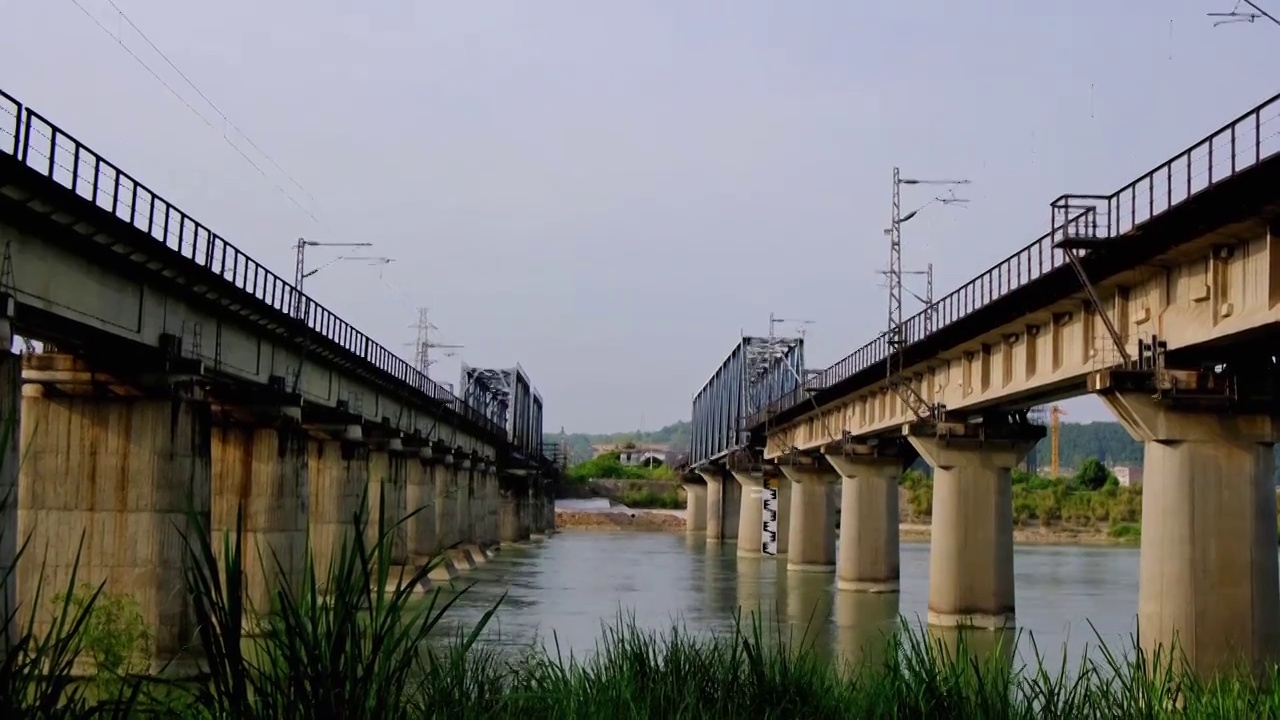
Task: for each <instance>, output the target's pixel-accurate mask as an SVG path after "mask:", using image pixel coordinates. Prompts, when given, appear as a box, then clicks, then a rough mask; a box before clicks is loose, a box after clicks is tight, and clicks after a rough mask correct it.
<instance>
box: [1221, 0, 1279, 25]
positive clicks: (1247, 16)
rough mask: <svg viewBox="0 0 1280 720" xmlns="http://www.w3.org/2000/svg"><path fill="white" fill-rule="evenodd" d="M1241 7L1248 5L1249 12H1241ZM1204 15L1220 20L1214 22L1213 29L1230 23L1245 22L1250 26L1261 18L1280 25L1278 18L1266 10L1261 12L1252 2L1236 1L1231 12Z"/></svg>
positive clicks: (1248, 0) (1249, 0)
mask: <svg viewBox="0 0 1280 720" xmlns="http://www.w3.org/2000/svg"><path fill="white" fill-rule="evenodd" d="M1241 5H1248V6H1249V7H1250V8H1251V10H1246V11H1244V12H1241V10H1240V6H1241ZM1205 15H1207V16H1208V17H1211V18H1222V19H1221V20H1215V21H1214V23H1213V26H1214V27H1218V26H1219V25H1230V24H1232V23H1242V22H1247V23H1251V24H1252V23H1253V22H1254V21H1256V20H1259V19H1261V18H1266V19H1268V20H1270V21H1271V22H1273V23H1275V24H1276V25H1280V18H1277V17H1276V16H1275V15H1272V14H1271V13H1269V12H1267V11H1266V10H1263V9H1262V8H1261V7H1259V6H1258V4H1257V3H1256V2H1253V0H1236V4H1235V6H1234V7H1233V8H1231V12H1225V13H1224V12H1211V13H1205Z"/></svg>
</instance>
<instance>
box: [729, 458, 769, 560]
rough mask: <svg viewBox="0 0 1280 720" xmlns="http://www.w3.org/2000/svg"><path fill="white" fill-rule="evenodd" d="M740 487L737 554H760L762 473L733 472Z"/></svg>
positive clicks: (762, 524)
mask: <svg viewBox="0 0 1280 720" xmlns="http://www.w3.org/2000/svg"><path fill="white" fill-rule="evenodd" d="M733 477H734V479H736V480H737V481H738V485H739V486H740V487H741V504H740V506H739V507H740V509H739V512H738V555H740V556H742V557H753V556H756V555H759V554H760V539H761V537H762V531H763V529H764V505H763V498H762V497H761V492H762V491H763V489H764V475H763V474H761V473H745V472H735V473H733Z"/></svg>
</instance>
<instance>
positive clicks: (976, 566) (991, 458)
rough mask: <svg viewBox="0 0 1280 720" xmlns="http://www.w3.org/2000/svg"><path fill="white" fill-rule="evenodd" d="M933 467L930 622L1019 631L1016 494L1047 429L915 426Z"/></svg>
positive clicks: (917, 442) (916, 440) (916, 442)
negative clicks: (1017, 476)
mask: <svg viewBox="0 0 1280 720" xmlns="http://www.w3.org/2000/svg"><path fill="white" fill-rule="evenodd" d="M910 432H911V434H910V435H909V436H908V437H909V439H910V441H911V444H912V445H913V446H914V447H915V448H916V450H917V451H918V452H919V453H920V455H921V456H922V457H923V458H924V459H925V461H926V462H928V463H929V465H930V466H932V467H933V471H934V472H933V528H932V537H931V539H930V543H929V624H930V625H937V626H942V627H975V628H983V629H989V630H996V629H1001V628H1005V627H1012V626H1013V625H1014V620H1015V618H1014V588H1013V488H1012V484H1011V482H1010V478H1009V471H1010V469H1012V468H1014V467H1016V466H1017V465H1018V463H1020V462H1022V459H1023V458H1024V457H1025V456H1026V454H1027V452H1029V451H1030V450H1031V448H1032V447H1034V446H1035V443H1036V442H1037V441H1038V440H1039V439H1040V438H1042V437H1044V428H1043V427H1040V426H1014V427H1008V428H998V427H989V428H987V429H986V430H985V431H983V432H979V431H978V430H977V429H976V428H973V427H972V426H966V425H962V424H959V423H948V424H945V425H933V424H931V423H921V424H919V425H918V426H917V425H913V426H911V427H910Z"/></svg>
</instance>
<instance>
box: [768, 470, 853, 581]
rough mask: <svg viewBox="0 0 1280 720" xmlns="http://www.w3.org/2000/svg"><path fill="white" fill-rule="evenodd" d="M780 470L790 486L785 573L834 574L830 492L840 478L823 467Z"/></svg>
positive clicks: (834, 533) (833, 508)
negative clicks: (787, 571)
mask: <svg viewBox="0 0 1280 720" xmlns="http://www.w3.org/2000/svg"><path fill="white" fill-rule="evenodd" d="M781 467H782V472H783V474H784V475H786V476H787V479H788V480H789V481H790V483H791V527H790V534H791V540H790V543H789V550H788V552H787V570H790V571H793V572H834V571H835V569H836V513H835V507H834V505H835V503H834V502H832V497H831V490H832V485H833V483H834V482H835V481H836V480H837V479H839V477H840V476H839V475H837V474H836V473H835V471H833V470H830V469H828V468H825V467H823V468H817V467H801V466H793V465H783V466H781Z"/></svg>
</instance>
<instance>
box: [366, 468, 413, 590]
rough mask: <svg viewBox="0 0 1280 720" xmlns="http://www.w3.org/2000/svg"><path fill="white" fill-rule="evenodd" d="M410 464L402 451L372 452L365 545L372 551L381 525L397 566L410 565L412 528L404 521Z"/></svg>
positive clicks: (391, 560) (390, 559) (390, 554)
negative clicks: (410, 534) (410, 532)
mask: <svg viewBox="0 0 1280 720" xmlns="http://www.w3.org/2000/svg"><path fill="white" fill-rule="evenodd" d="M415 462H416V460H415ZM408 465H409V458H408V456H407V455H405V454H404V453H402V452H388V451H386V450H374V451H372V452H370V453H369V524H368V525H367V526H366V528H365V542H366V543H367V547H369V548H372V547H373V546H374V543H375V542H377V541H378V537H379V526H380V525H381V533H382V534H383V535H385V536H386V537H387V544H386V548H385V549H386V550H387V551H389V558H388V560H389V561H390V563H391V565H393V566H404V565H407V564H408V563H409V525H408V523H405V522H402V521H403V520H404V518H405V515H407V514H408V496H407V490H408V474H409V468H408Z"/></svg>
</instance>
